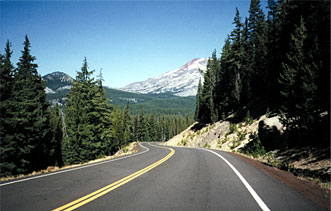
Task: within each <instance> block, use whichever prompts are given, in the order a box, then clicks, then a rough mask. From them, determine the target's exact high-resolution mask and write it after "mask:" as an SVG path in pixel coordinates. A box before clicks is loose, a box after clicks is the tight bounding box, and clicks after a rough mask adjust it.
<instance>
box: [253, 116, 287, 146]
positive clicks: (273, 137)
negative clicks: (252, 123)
mask: <svg viewBox="0 0 331 211" xmlns="http://www.w3.org/2000/svg"><path fill="white" fill-rule="evenodd" d="M258 131H259V138H260V140H261V143H262V145H263V146H264V147H265V149H266V150H267V151H269V150H273V149H278V148H281V147H282V146H283V144H284V137H283V136H282V135H283V132H284V126H283V124H282V123H281V122H280V120H279V117H278V116H274V117H271V118H265V119H264V120H261V121H260V122H259V129H258Z"/></svg>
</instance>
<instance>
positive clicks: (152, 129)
mask: <svg viewBox="0 0 331 211" xmlns="http://www.w3.org/2000/svg"><path fill="white" fill-rule="evenodd" d="M148 136H149V141H159V137H157V125H156V120H155V116H154V114H153V113H152V114H151V115H150V116H149V118H148Z"/></svg>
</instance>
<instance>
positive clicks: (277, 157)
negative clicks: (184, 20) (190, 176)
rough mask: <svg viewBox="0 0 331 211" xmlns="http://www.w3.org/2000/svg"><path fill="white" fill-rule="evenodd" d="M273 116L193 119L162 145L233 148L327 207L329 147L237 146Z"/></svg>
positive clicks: (255, 134)
mask: <svg viewBox="0 0 331 211" xmlns="http://www.w3.org/2000/svg"><path fill="white" fill-rule="evenodd" d="M274 120H275V118H273V119H271V118H268V117H266V115H263V116H261V117H259V118H258V119H255V120H250V121H247V122H242V123H238V124H232V123H231V122H229V121H220V122H216V123H214V124H209V125H198V124H196V123H195V124H193V125H192V126H190V127H189V128H187V129H186V130H185V131H183V132H182V133H180V134H178V135H177V136H175V137H173V138H172V139H170V140H169V141H167V142H165V145H169V146H188V147H204V148H210V149H217V150H222V151H228V152H232V153H234V155H236V156H239V157H240V158H241V159H243V160H244V161H246V162H248V163H250V164H252V165H254V166H256V167H258V168H259V169H261V170H263V171H265V172H267V173H268V174H270V175H272V176H273V177H275V178H276V179H278V180H280V181H281V182H282V183H284V184H286V185H288V186H289V187H291V188H293V189H295V190H296V191H297V192H299V193H301V194H302V195H304V196H306V197H307V198H309V199H311V200H312V201H313V202H315V203H317V204H318V205H319V206H320V207H323V208H326V209H328V210H330V190H331V182H330V173H331V161H330V148H326V149H320V148H309V147H305V148H300V149H288V150H283V151H280V150H274V151H271V152H268V153H266V154H264V155H259V156H255V157H252V156H248V155H245V154H242V153H241V150H240V149H242V148H243V147H244V146H245V145H246V144H248V143H250V142H251V141H253V140H252V137H257V134H258V132H259V125H260V127H261V122H263V123H266V124H268V122H270V121H274ZM274 122H275V121H274ZM276 124H278V123H277V121H276ZM276 126H277V125H276ZM284 170H285V171H284Z"/></svg>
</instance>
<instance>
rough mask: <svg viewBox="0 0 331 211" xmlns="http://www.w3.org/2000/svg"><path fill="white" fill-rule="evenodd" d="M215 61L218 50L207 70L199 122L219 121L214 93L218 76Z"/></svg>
mask: <svg viewBox="0 0 331 211" xmlns="http://www.w3.org/2000/svg"><path fill="white" fill-rule="evenodd" d="M213 60H216V61H217V59H216V50H214V52H213V54H212V59H209V60H208V63H207V70H206V72H205V75H204V83H203V88H202V98H201V107H200V109H199V115H198V119H199V122H203V123H210V122H214V121H216V120H217V115H216V113H215V107H214V93H213V90H215V83H216V76H215V69H213V68H214V65H213V62H212V61H213Z"/></svg>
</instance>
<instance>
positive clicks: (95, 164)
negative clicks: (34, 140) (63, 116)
mask: <svg viewBox="0 0 331 211" xmlns="http://www.w3.org/2000/svg"><path fill="white" fill-rule="evenodd" d="M139 146H141V147H142V148H144V149H145V151H142V152H138V153H135V154H131V155H127V156H124V157H119V158H114V159H111V160H107V161H101V162H99V163H94V164H90V165H86V166H81V167H76V168H71V169H67V170H63V171H61V170H59V171H57V172H53V173H49V174H45V175H40V176H35V177H31V178H26V179H21V180H16V181H12V182H7V183H3V184H0V187H2V186H5V185H10V184H14V183H19V182H24V181H28V180H33V179H38V178H41V177H47V176H51V175H55V174H61V173H65V172H69V171H75V170H78V169H83V168H87V167H92V166H97V165H101V164H105V163H110V162H113V161H117V160H122V159H125V158H129V157H133V156H136V155H140V154H143V153H145V152H148V151H149V148H147V147H145V146H143V145H142V144H141V143H139Z"/></svg>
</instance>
